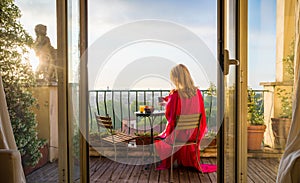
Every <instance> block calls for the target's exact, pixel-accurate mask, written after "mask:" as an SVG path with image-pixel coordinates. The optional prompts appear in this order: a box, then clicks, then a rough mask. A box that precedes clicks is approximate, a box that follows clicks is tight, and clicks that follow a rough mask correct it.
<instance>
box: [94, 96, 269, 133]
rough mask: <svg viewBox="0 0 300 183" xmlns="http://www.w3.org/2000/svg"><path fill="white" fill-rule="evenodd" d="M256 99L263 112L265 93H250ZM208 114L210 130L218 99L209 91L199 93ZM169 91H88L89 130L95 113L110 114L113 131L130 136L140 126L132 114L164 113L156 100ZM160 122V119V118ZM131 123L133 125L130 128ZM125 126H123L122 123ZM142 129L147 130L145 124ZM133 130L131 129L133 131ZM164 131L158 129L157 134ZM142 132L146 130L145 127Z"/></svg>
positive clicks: (214, 119) (95, 126)
mask: <svg viewBox="0 0 300 183" xmlns="http://www.w3.org/2000/svg"><path fill="white" fill-rule="evenodd" d="M253 91H255V92H256V95H257V97H261V99H262V100H261V101H262V102H261V103H260V105H261V106H260V107H261V109H262V110H263V109H264V106H263V105H264V102H263V98H264V94H265V93H266V92H268V91H266V90H253ZM201 92H202V95H203V98H204V102H205V108H206V115H207V123H208V128H209V130H210V129H213V128H214V127H215V126H216V119H217V118H216V114H217V103H216V102H217V99H216V96H215V94H212V92H211V90H201ZM168 93H169V90H90V91H89V97H90V98H89V111H90V120H89V122H90V124H89V126H90V131H98V128H97V123H96V119H95V115H94V114H95V113H97V114H100V115H109V116H111V117H112V120H113V126H114V127H115V128H116V129H120V130H122V131H126V132H128V133H133V132H135V131H138V130H142V129H139V128H140V127H141V126H139V125H137V123H139V121H137V119H136V116H135V114H134V112H136V111H138V110H139V106H140V105H149V106H154V108H155V109H156V110H163V108H162V106H160V105H159V104H158V97H161V96H166V95H168ZM159 120H161V121H162V120H163V119H162V118H161V119H159ZM130 122H134V123H135V126H130ZM124 123H126V124H124ZM144 127H146V126H145V125H144ZM133 128H134V130H133ZM162 129H163V127H162V126H160V128H159V130H158V131H161V130H162ZM144 130H145V128H144Z"/></svg>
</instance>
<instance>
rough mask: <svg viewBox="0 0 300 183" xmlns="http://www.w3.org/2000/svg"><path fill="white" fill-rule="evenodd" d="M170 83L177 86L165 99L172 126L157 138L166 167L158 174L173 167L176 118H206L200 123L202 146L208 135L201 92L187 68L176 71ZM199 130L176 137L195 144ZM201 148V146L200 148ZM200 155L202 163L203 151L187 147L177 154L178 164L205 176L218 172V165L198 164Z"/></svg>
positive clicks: (182, 133)
mask: <svg viewBox="0 0 300 183" xmlns="http://www.w3.org/2000/svg"><path fill="white" fill-rule="evenodd" d="M170 79H171V81H172V83H173V84H174V85H175V89H173V90H171V92H170V94H169V95H168V96H167V97H165V98H164V100H165V101H166V102H167V103H166V114H165V115H166V118H167V120H168V123H167V125H166V128H165V130H164V131H163V132H162V133H161V134H160V135H158V136H157V137H156V140H155V148H156V152H157V153H158V155H159V157H160V159H161V160H162V163H161V164H160V165H159V166H158V167H157V170H164V169H168V168H170V166H171V153H172V146H171V145H170V144H172V142H173V135H171V134H172V132H173V130H174V128H175V122H176V116H179V115H183V114H199V113H201V114H202V119H201V122H200V135H199V137H198V143H199V145H200V140H201V139H202V137H203V136H204V134H205V132H206V131H207V128H206V116H205V108H204V102H203V98H202V95H201V92H200V90H199V89H198V88H197V87H196V86H194V82H193V80H192V77H191V75H190V72H189V71H188V69H187V67H186V66H184V65H183V64H179V65H177V66H175V67H174V68H172V70H171V73H170ZM196 134H197V130H184V131H183V130H182V131H180V132H179V133H178V134H176V136H177V139H180V140H188V139H189V140H193V139H194V140H195V138H196ZM199 145H198V146H199ZM196 151H199V152H198V155H199V157H198V159H199V160H200V150H199V148H195V146H185V147H182V148H180V149H179V150H178V151H177V152H175V154H174V156H173V157H174V161H175V160H177V164H178V165H183V166H188V167H194V168H196V169H197V170H199V171H202V172H214V171H216V169H217V167H216V166H215V165H203V164H202V165H200V166H199V164H198V163H197V157H196V154H197V153H196Z"/></svg>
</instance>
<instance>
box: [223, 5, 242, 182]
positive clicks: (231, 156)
mask: <svg viewBox="0 0 300 183" xmlns="http://www.w3.org/2000/svg"><path fill="white" fill-rule="evenodd" d="M219 2H220V10H219V12H220V20H219V26H220V29H219V31H220V34H219V38H220V40H221V41H220V45H219V53H220V55H221V56H220V59H219V60H221V64H222V65H223V73H222V74H220V75H219V85H220V87H221V88H223V89H224V90H221V92H220V93H219V98H220V99H221V100H220V104H219V105H220V108H221V110H220V111H221V112H220V113H219V117H220V118H221V119H220V121H222V122H223V124H221V130H220V133H219V144H220V148H219V153H218V154H219V156H218V157H219V167H218V168H219V174H218V178H219V181H220V182H246V181H247V174H246V173H247V171H246V170H247V169H246V168H247V161H246V160H247V159H246V157H247V151H246V150H247V149H246V148H247V147H246V143H247V141H246V138H247V133H245V132H246V131H245V130H246V122H244V123H243V121H245V119H246V114H247V113H246V112H247V111H246V110H245V109H246V107H247V106H246V104H247V103H246V102H245V101H247V82H246V81H247V78H246V71H247V67H246V63H247V59H246V55H247V54H246V46H247V31H246V25H247V24H246V22H247V11H246V9H245V7H247V1H236V0H227V1H219ZM245 94H246V95H245ZM222 112H224V113H222ZM222 117H223V118H222Z"/></svg>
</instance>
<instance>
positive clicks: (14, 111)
mask: <svg viewBox="0 0 300 183" xmlns="http://www.w3.org/2000/svg"><path fill="white" fill-rule="evenodd" d="M20 17H21V11H20V10H19V8H18V7H17V6H16V5H15V4H14V2H13V1H12V0H1V1H0V35H1V39H0V74H1V76H2V80H3V86H4V91H5V93H6V100H7V105H8V112H9V115H10V120H11V124H12V128H13V132H14V136H15V140H16V144H17V146H18V149H19V151H20V153H21V155H22V156H23V157H26V158H24V159H23V163H25V164H27V165H34V164H36V163H37V162H38V160H39V159H40V157H41V153H40V151H39V148H40V147H41V146H43V145H44V140H41V139H38V138H37V130H36V126H37V122H36V118H35V114H34V113H33V111H32V107H33V106H34V105H35V102H36V101H35V99H34V97H33V96H32V92H31V91H30V87H32V86H33V84H34V81H35V80H34V74H33V71H32V69H31V66H30V64H29V60H28V59H24V55H26V53H28V48H29V47H30V46H31V45H32V43H33V39H32V38H31V36H30V35H29V34H28V33H27V32H26V31H25V30H24V28H23V26H22V25H21V23H20V22H19V21H18V20H19V18H20Z"/></svg>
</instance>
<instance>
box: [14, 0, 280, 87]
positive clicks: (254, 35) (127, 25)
mask: <svg viewBox="0 0 300 183" xmlns="http://www.w3.org/2000/svg"><path fill="white" fill-rule="evenodd" d="M73 3H74V1H73ZM16 4H17V6H19V8H20V9H21V12H22V18H21V19H20V21H21V23H22V24H23V25H24V27H25V29H26V30H27V31H28V32H29V34H30V35H32V36H33V38H34V39H35V33H34V27H35V25H37V24H44V25H46V26H47V28H48V31H47V33H48V36H49V38H50V40H51V43H52V45H53V46H54V47H55V48H56V47H57V46H56V44H57V38H56V13H55V6H56V5H55V1H53V0H43V1H40V0H26V1H23V0H16ZM72 8H73V11H76V8H77V7H76V5H75V4H73V6H72ZM248 13H249V14H248V17H249V22H248V27H249V29H248V30H249V33H248V35H249V38H248V63H249V64H248V65H249V66H248V69H249V70H248V83H249V86H250V87H252V88H254V89H262V86H260V85H259V83H260V82H267V81H274V80H275V67H276V64H275V62H276V61H275V60H276V59H275V46H276V30H275V29H276V1H275V0H273V1H272V0H251V1H249V9H248ZM73 18H76V16H73ZM88 19H89V23H88V30H89V32H88V33H89V40H88V43H89V50H88V51H89V54H90V55H91V58H89V65H88V69H89V71H90V72H89V77H90V80H89V85H90V89H106V88H107V87H110V88H115V89H118V88H122V87H125V86H126V85H127V87H128V88H156V89H164V88H170V87H171V86H170V85H171V83H170V81H169V79H168V75H169V72H170V67H172V66H174V65H175V64H177V63H183V64H185V65H187V66H188V68H189V69H190V71H191V74H192V76H193V78H194V80H195V83H196V85H199V86H201V88H206V87H208V86H209V84H210V82H213V83H215V78H214V75H216V70H217V69H215V70H214V69H211V66H213V67H217V66H215V65H216V64H215V62H216V42H217V41H216V35H217V25H216V23H217V17H216V2H215V1H212V0H200V1H189V2H188V3H187V2H186V1H171V0H165V1H157V0H152V1H149V0H148V1H146V0H131V1H120V0H110V1H107V0H90V1H89V12H88ZM72 25H73V26H75V27H76V26H77V24H76V21H73V22H72ZM149 25H152V27H150V28H149V29H146V28H145V27H147V26H149ZM153 27H154V28H153ZM155 28H156V29H155ZM170 28H172V29H174V30H175V31H167V30H169V29H170ZM72 30H73V34H72V36H73V38H72V39H74V41H73V42H76V39H77V37H76V36H77V35H76V33H77V32H78V31H77V32H76V30H75V29H74V28H73V29H72ZM74 30H75V31H74ZM162 30H166V31H165V32H164V31H162ZM147 31H151V32H150V33H151V34H155V35H156V36H152V35H150V33H147ZM74 32H75V33H74ZM118 33H119V34H118ZM149 35H150V36H149ZM139 36H140V37H139ZM180 37H184V38H185V39H186V38H187V37H188V38H191V39H190V40H192V41H189V40H180ZM140 40H142V41H140ZM199 48H201V49H199ZM109 49H110V50H109ZM75 50H76V49H75ZM100 50H101V52H100ZM105 51H107V53H106V54H102V52H105ZM159 61H160V62H159ZM156 62H157V63H161V64H155V65H154V64H153V63H156ZM151 63H152V64H151ZM208 63H209V64H208ZM162 68H166V69H162ZM73 69H74V68H73ZM75 70H76V69H75ZM147 70H150V71H151V72H152V73H151V72H146V71H147ZM138 71H139V72H138ZM137 73H138V74H137ZM103 78H105V79H103ZM124 78H125V79H124ZM124 83H125V84H124ZM128 88H127V89H128Z"/></svg>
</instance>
